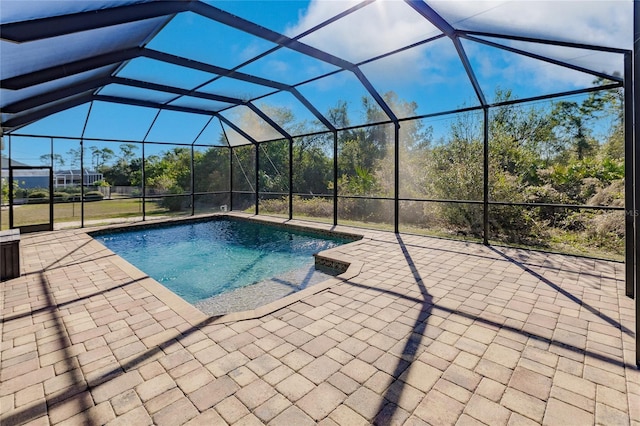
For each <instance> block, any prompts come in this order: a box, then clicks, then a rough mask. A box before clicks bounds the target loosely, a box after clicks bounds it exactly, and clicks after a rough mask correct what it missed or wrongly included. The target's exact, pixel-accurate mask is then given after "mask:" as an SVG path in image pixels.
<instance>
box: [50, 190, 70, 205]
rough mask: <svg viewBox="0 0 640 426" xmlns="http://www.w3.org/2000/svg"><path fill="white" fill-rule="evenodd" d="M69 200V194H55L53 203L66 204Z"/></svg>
mask: <svg viewBox="0 0 640 426" xmlns="http://www.w3.org/2000/svg"><path fill="white" fill-rule="evenodd" d="M68 200H69V194H67V193H66V192H54V193H53V202H54V203H66V202H67V201H68Z"/></svg>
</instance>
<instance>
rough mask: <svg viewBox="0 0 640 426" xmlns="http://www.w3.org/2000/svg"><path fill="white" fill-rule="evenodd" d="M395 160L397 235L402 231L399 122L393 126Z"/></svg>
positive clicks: (394, 208) (394, 229)
mask: <svg viewBox="0 0 640 426" xmlns="http://www.w3.org/2000/svg"><path fill="white" fill-rule="evenodd" d="M393 130H394V132H393V141H394V154H393V155H394V160H393V163H394V164H393V185H394V190H393V192H394V200H393V232H395V233H396V234H397V233H398V232H400V231H399V229H400V226H399V225H400V158H399V157H400V123H398V122H397V121H396V122H395V123H394V125H393Z"/></svg>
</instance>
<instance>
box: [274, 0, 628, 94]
mask: <svg viewBox="0 0 640 426" xmlns="http://www.w3.org/2000/svg"><path fill="white" fill-rule="evenodd" d="M357 3H358V2H357V1H330V0H312V1H311V3H310V4H309V7H308V9H307V10H306V11H305V12H304V13H303V14H301V15H300V18H299V21H298V22H297V23H296V24H295V25H292V26H291V27H290V28H289V29H288V30H287V34H288V35H289V36H295V35H298V34H300V33H301V32H303V31H305V30H307V29H309V28H311V27H313V26H315V25H317V24H318V23H320V22H323V21H324V20H326V19H329V18H330V17H333V16H335V15H336V14H338V13H341V12H343V11H345V10H347V9H348V8H349V7H352V6H354V5H356V4H357ZM427 3H428V4H429V5H430V6H431V7H432V8H433V9H434V10H436V11H437V12H438V13H439V14H441V15H442V16H443V17H444V18H445V19H446V20H447V21H448V22H449V23H451V24H452V25H453V26H454V27H455V28H460V29H467V30H477V31H485V32H493V33H498V34H500V33H504V34H512V35H521V36H527V37H533V38H543V39H557V40H562V41H568V42H576V43H583V44H591V45H598V46H607V47H616V48H624V49H630V48H631V47H632V46H631V45H632V41H633V40H632V36H633V29H632V26H633V18H632V4H633V3H632V1H631V0H601V1H593V0H560V1H544V0H542V1H541V0H536V1H530V0H511V1H485V0H474V1H469V0H465V1H458V0H446V1H444V0H437V1H427ZM436 34H439V31H438V30H437V29H436V28H435V27H434V26H433V25H432V24H430V23H429V22H428V21H427V20H425V19H424V18H423V17H422V16H421V15H420V14H418V13H417V12H415V11H414V10H413V9H412V8H411V7H409V6H408V5H407V4H406V3H405V2H404V1H399V0H378V1H377V2H374V3H372V4H370V5H368V6H365V7H364V8H362V9H360V10H358V11H356V12H354V13H352V14H350V15H349V16H347V17H345V18H343V19H340V20H339V21H337V22H334V23H332V24H329V25H328V26H326V27H324V28H322V29H321V30H319V31H317V32H316V33H314V34H312V35H309V36H307V37H304V38H302V39H301V41H303V42H305V43H307V44H309V45H311V46H314V47H316V48H318V49H320V50H323V51H326V52H328V53H331V54H333V55H336V56H338V57H341V58H344V59H347V60H349V61H351V62H355V63H357V62H360V61H363V60H366V59H370V58H372V57H375V56H377V55H380V54H382V53H385V52H388V51H392V50H394V49H397V48H400V47H403V46H406V45H409V44H412V43H415V42H417V41H420V40H424V39H426V38H429V37H432V36H434V35H436ZM507 43H508V42H507ZM519 47H523V45H520V46H519ZM528 47H529V48H531V49H532V50H534V51H535V53H538V54H541V55H547V54H548V55H551V56H552V57H554V58H560V59H566V60H571V62H572V63H575V64H578V65H580V66H584V67H587V68H590V69H593V70H594V71H598V72H602V71H603V72H610V73H613V72H616V71H621V70H620V69H617V68H619V65H620V64H621V61H616V60H615V58H614V60H611V55H609V56H608V57H607V55H606V54H604V55H603V54H596V55H592V54H591V53H590V52H586V51H580V50H574V49H569V50H567V51H565V52H561V50H560V49H558V48H557V47H554V46H546V45H537V44H536V45H535V46H534V45H533V44H530V45H529V46H528ZM426 51H427V50H425V49H412V50H410V51H407V52H405V53H403V54H402V55H397V56H398V59H397V60H394V59H386V60H384V61H380V65H379V66H369V69H375V71H376V73H378V74H379V76H380V77H382V76H390V77H391V78H392V77H393V75H394V73H395V75H396V76H397V78H404V79H407V80H412V81H419V80H420V79H425V78H429V77H433V78H442V76H443V75H445V76H446V73H444V72H443V70H442V67H443V66H446V65H447V64H448V63H450V61H451V60H452V56H451V55H455V51H454V50H452V49H451V46H450V44H449V43H444V44H440V46H439V47H437V48H434V49H429V50H428V52H429V53H428V55H425V52H426ZM486 52H487V50H486V49H473V48H469V49H468V53H469V56H470V57H471V60H472V62H475V63H477V64H480V69H479V70H478V71H477V72H478V73H479V74H480V75H486V76H491V77H494V76H496V75H498V74H499V73H502V75H503V76H504V77H506V78H505V80H507V79H508V78H513V79H518V78H522V76H526V78H527V79H529V81H530V82H531V83H532V84H533V85H535V86H537V87H546V88H547V89H549V88H550V87H551V86H555V87H561V86H562V87H564V88H566V87H567V85H569V86H570V87H571V86H572V87H584V86H585V84H589V83H590V81H591V80H593V77H592V76H590V75H588V74H578V73H576V72H575V71H573V70H570V69H566V68H562V67H558V66H554V65H549V64H545V63H539V64H537V65H539V66H535V67H532V66H531V65H532V62H531V61H532V60H531V59H529V58H525V57H522V56H519V55H513V54H508V55H500V54H499V53H496V55H499V56H500V57H498V56H496V57H482V56H476V57H473V55H481V54H486ZM437 54H440V55H444V56H443V57H442V60H440V62H438V58H437ZM617 56H620V55H617ZM505 58H506V59H505ZM504 66H507V67H509V68H501V67H504ZM554 80H555V82H554ZM516 81H517V80H516ZM507 84H508V81H505V85H507Z"/></svg>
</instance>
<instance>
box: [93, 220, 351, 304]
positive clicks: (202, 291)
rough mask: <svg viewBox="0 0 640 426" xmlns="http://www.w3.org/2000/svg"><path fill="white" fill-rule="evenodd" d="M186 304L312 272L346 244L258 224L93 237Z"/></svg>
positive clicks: (160, 229) (232, 222)
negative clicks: (326, 253)
mask: <svg viewBox="0 0 640 426" xmlns="http://www.w3.org/2000/svg"><path fill="white" fill-rule="evenodd" d="M94 238H95V239H97V240H98V241H100V242H102V243H103V244H104V245H105V246H107V247H108V248H109V249H111V250H112V251H113V252H115V253H116V254H118V255H119V256H121V257H122V258H124V259H125V260H127V261H128V262H129V263H131V264H133V265H134V266H136V267H137V268H138V269H140V270H142V271H144V272H145V273H146V274H148V275H149V276H150V277H152V278H153V279H155V280H156V281H158V282H160V283H162V284H163V285H164V286H166V287H167V288H169V289H170V290H171V291H173V292H174V293H176V294H178V295H179V296H181V297H182V298H183V299H185V300H186V301H187V302H189V303H196V302H198V301H201V300H204V299H207V298H210V297H212V296H215V295H218V294H221V293H225V292H229V291H231V290H234V289H238V288H240V287H245V286H248V285H251V284H254V283H257V282H260V281H263V280H267V279H270V278H273V277H277V276H279V275H282V274H284V273H287V272H288V271H292V270H295V269H299V268H305V267H307V268H308V267H312V266H313V264H314V258H313V254H314V253H318V252H320V251H322V250H326V249H329V248H332V247H335V246H337V245H340V244H344V243H347V242H350V240H346V239H341V238H328V237H325V236H322V237H319V236H316V235H314V234H311V233H303V232H296V231H290V230H288V229H284V228H280V227H275V226H269V225H265V224H260V223H254V222H247V221H236V220H212V221H206V222H190V223H185V224H179V225H170V226H161V227H155V228H144V229H137V230H128V231H114V232H109V233H101V234H98V235H94Z"/></svg>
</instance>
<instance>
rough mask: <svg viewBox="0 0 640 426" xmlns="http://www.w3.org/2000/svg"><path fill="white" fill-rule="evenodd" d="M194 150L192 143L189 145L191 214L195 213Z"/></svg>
mask: <svg viewBox="0 0 640 426" xmlns="http://www.w3.org/2000/svg"><path fill="white" fill-rule="evenodd" d="M194 154H195V150H194V149H193V144H192V145H191V216H193V215H195V214H196V178H195V176H194V174H193V173H194V170H195V157H194Z"/></svg>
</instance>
